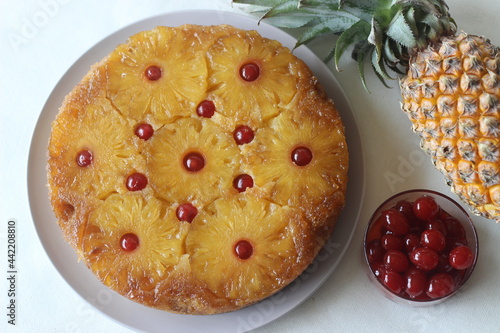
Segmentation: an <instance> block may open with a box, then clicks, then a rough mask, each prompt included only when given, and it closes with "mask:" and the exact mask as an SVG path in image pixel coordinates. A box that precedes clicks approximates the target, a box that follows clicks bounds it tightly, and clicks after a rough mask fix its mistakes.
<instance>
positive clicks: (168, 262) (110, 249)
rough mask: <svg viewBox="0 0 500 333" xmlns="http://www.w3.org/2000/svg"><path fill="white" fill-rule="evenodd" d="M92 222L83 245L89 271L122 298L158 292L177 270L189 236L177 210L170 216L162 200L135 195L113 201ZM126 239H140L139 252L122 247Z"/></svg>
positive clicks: (96, 212) (86, 230) (106, 203)
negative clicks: (159, 282) (131, 236)
mask: <svg viewBox="0 0 500 333" xmlns="http://www.w3.org/2000/svg"><path fill="white" fill-rule="evenodd" d="M88 220H89V222H88V225H87V226H86V229H85V233H84V237H83V240H82V249H83V251H84V255H85V257H86V262H87V265H89V267H90V268H91V269H92V270H93V271H94V272H96V273H97V276H98V277H99V278H100V279H101V280H102V281H103V283H104V284H105V285H107V286H109V287H111V288H112V289H115V290H117V291H119V292H122V293H128V292H130V290H146V291H150V290H152V289H154V287H155V283H154V282H153V281H154V280H157V279H161V278H164V277H165V275H166V274H168V272H169V270H172V269H173V267H174V266H175V265H176V264H177V262H178V260H179V256H180V254H181V253H182V243H183V241H182V239H183V238H184V237H185V234H186V232H187V228H186V225H183V224H179V223H178V221H177V218H176V216H175V212H174V211H173V210H172V209H167V211H166V212H165V208H164V207H163V205H162V203H161V202H160V201H159V200H157V199H154V198H151V199H148V200H145V199H144V198H143V197H142V196H140V195H133V194H126V195H119V194H113V195H111V196H110V197H108V198H107V199H106V200H105V201H104V202H103V204H102V205H100V206H99V207H98V208H97V209H96V210H94V211H93V212H92V213H91V214H90V216H89V219H88ZM127 233H132V234H134V235H136V236H137V238H138V239H139V246H138V248H137V249H136V250H135V251H131V252H127V251H124V250H123V249H122V248H121V246H120V239H121V237H122V236H123V235H125V234H127ZM136 284H137V285H138V286H140V288H137V286H136Z"/></svg>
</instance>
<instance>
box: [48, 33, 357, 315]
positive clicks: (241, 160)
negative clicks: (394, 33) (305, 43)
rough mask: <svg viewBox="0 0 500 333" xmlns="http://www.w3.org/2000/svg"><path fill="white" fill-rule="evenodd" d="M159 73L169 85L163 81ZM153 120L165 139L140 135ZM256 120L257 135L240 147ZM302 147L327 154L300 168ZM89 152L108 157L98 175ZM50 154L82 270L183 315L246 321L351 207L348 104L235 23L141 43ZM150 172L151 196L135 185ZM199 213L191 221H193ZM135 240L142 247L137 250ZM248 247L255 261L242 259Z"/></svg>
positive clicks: (79, 99) (95, 79)
mask: <svg viewBox="0 0 500 333" xmlns="http://www.w3.org/2000/svg"><path fill="white" fill-rule="evenodd" d="M183 42H184V43H186V44H188V45H189V46H190V48H187V49H186V48H185V47H180V45H184V44H183ZM169 47H171V48H172V49H169ZM183 50H185V52H186V54H185V57H182V53H183V52H184V51H183ZM238 59H239V60H238ZM184 60H190V61H187V62H186V63H184V62H185V61H184ZM249 61H255V62H258V63H259V64H260V65H261V67H260V68H261V69H262V73H263V74H262V76H260V77H259V79H258V80H255V82H243V80H242V78H241V77H240V75H239V71H238V68H239V66H241V64H244V63H247V62H249ZM178 62H183V63H182V64H179V65H178V66H177V63H178ZM150 65H160V66H161V69H162V75H163V74H164V75H165V76H162V77H161V78H160V79H158V80H155V81H153V82H150V81H148V80H147V79H146V78H145V77H144V75H145V74H143V73H144V72H145V69H146V68H147V67H148V66H150ZM179 77H181V79H179ZM169 79H170V80H169ZM230 87H239V92H237V93H234V94H231V91H230V90H228V88H230ZM283 87H286V89H283ZM273 90H276V93H273ZM248 92H251V94H250V95H249V94H248ZM245 93H246V95H245ZM245 96H246V97H248V100H242V98H245ZM205 99H208V100H212V101H213V102H214V103H215V105H216V107H217V108H216V112H215V114H214V115H213V116H212V117H211V118H204V117H201V116H199V115H198V114H197V112H196V106H197V104H198V103H200V102H201V101H202V100H205ZM140 124H150V125H151V127H152V130H153V134H152V136H151V137H150V138H148V139H143V138H140V137H139V136H138V135H137V134H136V132H135V130H136V129H137V128H138V125H140ZM242 124H245V125H248V126H250V127H251V128H252V129H253V130H254V132H255V139H254V140H253V141H252V142H250V143H248V144H243V145H238V144H237V143H236V141H235V138H234V133H233V131H234V130H235V128H236V127H237V126H238V125H242ZM297 146H305V147H308V148H310V149H311V150H312V152H313V156H314V159H313V161H312V162H311V163H310V165H307V166H297V165H294V164H293V163H292V162H291V160H290V159H291V151H292V150H293V148H295V147H297ZM82 149H87V150H89V151H91V153H92V162H91V163H90V164H89V165H88V166H85V167H81V166H78V165H77V163H76V155H77V154H78V152H79V151H81V150H82ZM191 152H197V153H200V155H201V156H202V157H203V159H204V163H205V164H204V166H203V168H202V169H201V170H199V171H196V172H192V171H189V170H188V169H186V166H185V164H184V163H185V161H184V158H185V157H186V155H187V154H188V153H191ZM48 155H49V156H48V185H49V193H50V199H51V203H52V206H53V210H54V212H55V215H56V217H57V219H58V222H59V225H60V227H61V229H62V232H63V235H64V237H65V238H66V240H67V241H68V242H69V243H70V244H71V245H72V246H73V247H74V248H75V249H76V251H77V253H78V255H79V257H80V259H81V260H82V261H83V262H84V263H85V264H86V265H87V266H88V267H89V268H90V269H91V270H92V272H93V273H94V274H95V275H96V276H97V277H98V278H99V279H100V280H101V281H102V283H103V284H105V285H106V286H108V287H110V288H111V289H113V290H115V291H117V292H118V293H120V294H122V295H124V296H125V297H128V298H129V299H132V300H134V301H136V302H139V303H141V304H144V305H147V306H151V307H154V308H158V309H162V310H166V311H170V312H175V313H183V314H214V313H222V312H228V311H234V310H237V309H240V308H242V307H244V306H248V305H250V304H253V303H255V302H257V301H259V300H261V299H263V298H265V297H267V296H269V295H272V294H274V293H276V292H277V291H279V290H280V289H281V288H283V287H284V286H286V285H287V284H289V283H290V282H291V281H293V280H294V279H295V278H296V277H297V276H298V275H299V274H300V273H301V272H302V271H303V270H304V269H305V268H306V267H307V266H308V265H309V264H310V263H311V262H312V260H313V259H314V257H315V255H316V254H317V253H318V251H319V250H320V249H321V247H322V246H323V244H324V242H325V241H326V240H327V238H328V237H329V235H330V234H331V232H332V230H333V228H334V226H335V224H336V220H337V218H338V214H339V213H340V211H341V209H342V207H343V206H344V203H345V192H346V184H347V171H348V152H347V144H346V141H345V136H344V128H343V125H342V121H341V119H340V115H339V113H338V112H337V110H336V109H335V106H334V104H333V102H332V101H331V100H329V99H328V97H327V96H326V94H325V93H324V91H323V90H322V88H321V87H320V85H319V83H318V82H317V80H316V79H315V78H314V76H313V75H312V73H311V72H310V70H309V69H308V68H307V66H306V65H305V64H304V63H303V62H302V61H300V60H299V59H297V58H295V57H294V56H293V55H292V54H291V52H290V50H288V49H286V48H284V47H283V46H281V44H279V43H278V42H276V41H271V40H268V39H265V38H263V37H261V36H260V35H259V34H258V33H257V32H254V31H250V32H247V31H243V30H240V29H236V28H233V27H230V26H213V27H203V26H195V25H185V26H181V27H178V28H168V27H157V28H155V29H153V30H151V31H146V32H141V33H138V34H136V35H134V36H132V37H131V38H130V40H129V41H128V42H127V43H125V44H122V45H120V46H118V47H117V48H116V49H115V50H114V51H113V52H112V53H111V54H110V55H109V56H107V57H106V58H104V59H103V60H102V61H101V62H100V63H98V64H96V65H94V66H93V67H92V69H91V71H90V72H89V73H88V74H87V75H86V76H85V77H84V78H83V80H82V81H81V83H80V84H79V85H78V86H77V87H75V88H74V89H73V90H72V91H71V92H70V93H69V94H68V96H67V97H66V98H65V100H64V102H63V105H62V107H61V109H60V112H59V114H58V116H57V118H56V120H55V121H54V122H53V125H52V133H51V137H50V141H49V150H48ZM274 155H278V156H280V158H281V159H276V158H270V157H273V156H274ZM276 170H278V171H279V173H278V174H277V173H276ZM134 173H140V174H142V175H144V176H145V178H146V179H147V184H146V185H145V187H144V188H141V189H140V190H131V189H130V188H129V185H128V176H129V175H131V174H134ZM240 174H248V175H250V176H251V177H253V179H254V185H253V187H250V188H247V189H246V190H245V191H244V192H243V193H239V191H238V190H237V189H235V188H234V187H233V180H234V179H235V177H237V176H238V175H240ZM290 182H292V184H290ZM185 203H189V204H191V205H192V206H193V207H195V208H196V210H197V214H196V216H195V217H194V219H193V220H192V221H191V222H187V221H184V220H181V218H180V217H179V215H178V209H179V207H180V206H181V205H182V204H185ZM127 234H133V235H136V236H137V237H138V240H139V241H138V245H137V246H138V247H137V248H134V249H132V250H130V251H129V250H126V251H125V249H124V247H123V246H122V245H121V244H122V242H123V240H122V236H124V235H127ZM241 240H245V241H248V242H250V243H251V244H252V249H253V253H252V255H251V257H250V258H249V259H246V260H243V259H241V258H238V257H237V255H236V254H235V253H236V252H235V251H236V250H235V244H236V243H237V242H238V241H241ZM229 272H230V273H231V274H229Z"/></svg>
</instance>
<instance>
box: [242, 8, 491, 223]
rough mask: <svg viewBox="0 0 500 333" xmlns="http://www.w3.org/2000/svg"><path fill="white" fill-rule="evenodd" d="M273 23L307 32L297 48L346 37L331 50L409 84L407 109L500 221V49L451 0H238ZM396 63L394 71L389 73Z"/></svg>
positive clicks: (429, 148) (448, 171) (456, 176)
mask: <svg viewBox="0 0 500 333" xmlns="http://www.w3.org/2000/svg"><path fill="white" fill-rule="evenodd" d="M233 2H234V3H238V4H247V5H253V6H252V7H247V8H250V11H251V12H253V13H256V14H258V15H261V18H262V19H266V20H268V21H269V23H271V24H274V25H277V26H280V27H285V28H303V29H304V31H303V33H302V35H301V36H300V37H299V38H298V42H297V46H299V45H301V44H305V43H307V42H309V41H311V40H312V39H314V38H316V37H318V36H320V35H324V34H335V35H338V38H337V40H336V42H335V45H334V48H333V50H332V52H331V53H330V55H329V58H330V59H332V58H333V59H334V60H335V65H336V66H337V68H338V64H339V60H340V58H341V57H342V55H343V53H345V51H346V50H348V49H349V50H352V57H353V58H354V59H355V60H356V61H357V62H358V64H359V72H360V75H361V79H362V81H363V84H364V85H365V88H366V83H365V80H364V74H363V73H364V69H363V68H364V63H365V61H366V60H367V59H368V60H369V61H370V62H371V65H372V67H373V69H374V70H375V72H376V74H377V76H378V77H379V78H380V79H381V81H382V82H383V83H384V84H385V81H384V80H386V79H389V78H390V76H389V74H388V72H390V71H393V72H397V73H400V74H404V73H405V72H406V76H405V77H404V78H402V79H401V80H400V88H401V92H402V109H403V111H405V113H406V114H407V115H408V117H409V119H410V120H411V122H412V124H413V130H414V131H415V132H416V133H417V134H418V135H419V136H420V138H421V147H422V149H424V150H425V151H426V152H427V153H428V154H429V155H430V156H431V158H432V161H433V163H434V165H435V166H436V168H437V169H438V170H440V171H441V172H442V173H443V174H444V176H445V179H446V182H447V184H448V185H450V186H451V189H452V190H453V192H455V193H456V194H457V195H458V196H459V197H460V198H461V199H462V200H463V201H464V202H465V203H466V204H467V205H468V206H469V207H470V209H471V211H472V212H473V213H475V214H477V215H481V216H483V217H486V218H489V219H493V220H496V221H497V222H498V221H500V174H499V167H500V149H499V145H500V114H499V109H500V103H499V99H500V76H499V75H500V66H499V65H500V50H499V49H498V48H497V47H496V46H494V45H492V44H491V43H490V42H489V40H487V39H485V38H483V37H479V36H474V35H468V34H466V33H461V34H456V30H457V29H456V28H457V27H456V24H455V22H454V20H453V19H452V18H451V17H450V15H449V13H448V6H447V5H446V3H445V2H444V1H443V0H387V1H384V0H298V1H297V0H290V1H287V0H275V1H273V0H235V1H233ZM388 69H389V70H390V71H388Z"/></svg>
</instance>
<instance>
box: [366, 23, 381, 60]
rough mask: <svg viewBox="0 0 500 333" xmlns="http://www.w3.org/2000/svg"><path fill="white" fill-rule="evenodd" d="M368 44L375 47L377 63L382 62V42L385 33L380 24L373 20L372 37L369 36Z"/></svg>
mask: <svg viewBox="0 0 500 333" xmlns="http://www.w3.org/2000/svg"><path fill="white" fill-rule="evenodd" d="M367 40H368V43H370V44H372V45H373V46H374V47H375V54H376V55H377V62H378V61H379V60H380V58H381V56H382V51H381V50H382V40H383V32H382V28H381V27H380V24H379V23H378V22H377V21H376V20H375V19H374V18H372V21H371V30H370V35H369V36H368V39H367Z"/></svg>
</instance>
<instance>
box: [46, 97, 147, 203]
mask: <svg viewBox="0 0 500 333" xmlns="http://www.w3.org/2000/svg"><path fill="white" fill-rule="evenodd" d="M67 106H68V109H69V110H71V112H70V113H66V114H64V116H61V117H58V119H57V121H56V122H55V123H54V125H53V131H52V137H51V141H50V145H49V146H50V148H49V166H50V168H49V173H50V174H51V177H52V182H53V183H56V184H58V186H59V188H64V189H65V191H69V192H72V193H82V194H83V195H87V196H94V197H96V198H98V199H104V198H106V197H107V196H108V195H109V194H111V193H113V192H118V193H124V192H126V191H127V188H126V186H125V180H126V177H128V176H129V175H130V174H132V173H133V172H135V171H137V170H144V168H145V164H146V163H145V160H144V159H143V158H142V157H141V156H140V155H137V153H136V152H137V141H138V138H137V137H136V136H135V135H134V133H133V124H132V123H131V122H130V121H129V120H128V119H125V118H124V117H123V116H122V115H121V114H120V113H118V112H116V110H115V109H114V108H113V107H112V105H111V103H110V102H109V101H108V100H107V99H105V98H98V99H96V100H95V101H94V102H93V103H91V104H89V105H86V106H85V107H83V108H80V109H77V108H76V107H75V108H73V107H72V106H71V104H68V105H67ZM103 132H105V133H106V135H103ZM67 142H71V144H70V145H68V144H67ZM82 155H87V156H91V157H88V158H90V159H91V161H87V163H88V164H87V165H79V163H80V162H79V161H78V159H81V158H84V157H85V156H84V157H82ZM84 164H85V163H84Z"/></svg>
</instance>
